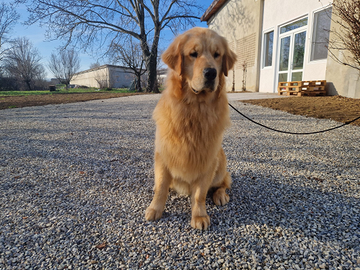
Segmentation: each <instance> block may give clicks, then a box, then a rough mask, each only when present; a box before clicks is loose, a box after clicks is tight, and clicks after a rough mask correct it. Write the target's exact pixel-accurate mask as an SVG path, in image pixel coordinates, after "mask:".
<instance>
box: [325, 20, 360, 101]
mask: <svg viewBox="0 0 360 270" xmlns="http://www.w3.org/2000/svg"><path fill="white" fill-rule="evenodd" d="M334 16H335V15H334ZM339 30H340V26H339V24H337V23H336V20H333V21H332V23H331V32H330V43H331V42H334V40H336V36H335V34H334V33H335V32H339ZM331 51H332V53H333V54H334V56H335V57H336V58H338V59H339V60H340V61H344V62H348V61H349V58H351V55H350V54H349V52H340V51H338V50H331ZM349 56H350V57H349ZM326 80H327V85H328V93H329V94H330V95H341V96H345V97H350V98H360V72H359V71H358V70H356V69H354V68H351V67H348V66H345V65H342V64H340V63H339V62H337V61H336V60H335V59H334V57H333V56H332V55H331V54H330V53H329V54H328V58H327V68H326Z"/></svg>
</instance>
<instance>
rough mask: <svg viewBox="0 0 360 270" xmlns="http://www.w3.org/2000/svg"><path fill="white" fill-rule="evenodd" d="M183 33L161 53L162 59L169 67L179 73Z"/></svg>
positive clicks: (180, 69) (180, 70)
mask: <svg viewBox="0 0 360 270" xmlns="http://www.w3.org/2000/svg"><path fill="white" fill-rule="evenodd" d="M184 38H185V37H184V35H180V36H178V37H176V38H175V40H174V41H173V42H172V43H171V44H170V46H169V48H167V50H166V51H165V52H164V53H163V54H162V56H161V59H162V61H163V62H164V63H165V64H166V65H168V66H169V67H170V68H171V69H173V70H175V71H176V72H177V73H178V74H179V75H181V73H182V62H183V59H182V58H183V56H182V46H183V43H184Z"/></svg>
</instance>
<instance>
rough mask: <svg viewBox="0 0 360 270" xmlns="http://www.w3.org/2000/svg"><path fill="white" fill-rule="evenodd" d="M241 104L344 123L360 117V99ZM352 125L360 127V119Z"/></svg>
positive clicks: (291, 98) (293, 99) (325, 98)
mask: <svg viewBox="0 0 360 270" xmlns="http://www.w3.org/2000/svg"><path fill="white" fill-rule="evenodd" d="M241 102H244V103H250V104H254V105H259V106H263V107H267V108H271V109H274V110H281V111H285V112H289V113H291V114H297V115H304V116H308V117H315V118H326V119H332V120H335V121H338V122H342V123H345V122H348V121H350V120H353V119H355V118H357V117H359V116H360V99H352V98H346V97H341V96H325V97H289V98H271V99H258V100H244V101H241ZM352 125H357V126H360V119H359V120H357V121H355V122H353V123H352Z"/></svg>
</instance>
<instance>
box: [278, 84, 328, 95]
mask: <svg viewBox="0 0 360 270" xmlns="http://www.w3.org/2000/svg"><path fill="white" fill-rule="evenodd" d="M325 86H326V81H325V80H321V81H297V82H279V86H278V93H279V95H287V96H291V95H296V96H299V97H300V96H325V95H326V90H325Z"/></svg>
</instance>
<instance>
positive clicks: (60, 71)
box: [48, 49, 80, 89]
mask: <svg viewBox="0 0 360 270" xmlns="http://www.w3.org/2000/svg"><path fill="white" fill-rule="evenodd" d="M48 66H49V69H50V71H51V72H52V73H53V74H54V76H55V78H56V79H58V80H59V81H60V82H61V83H63V84H65V85H66V89H67V88H68V86H69V84H70V81H71V79H72V78H73V77H74V74H75V73H76V72H78V71H79V69H80V59H79V53H78V52H76V51H75V49H65V50H60V52H58V53H52V54H51V57H50V61H49V65H48Z"/></svg>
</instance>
